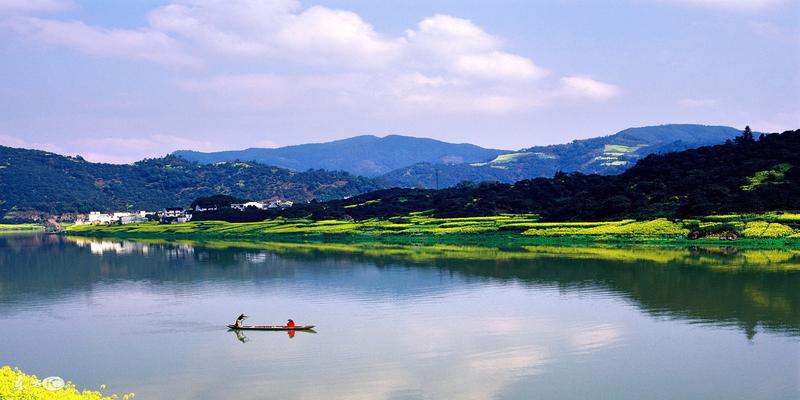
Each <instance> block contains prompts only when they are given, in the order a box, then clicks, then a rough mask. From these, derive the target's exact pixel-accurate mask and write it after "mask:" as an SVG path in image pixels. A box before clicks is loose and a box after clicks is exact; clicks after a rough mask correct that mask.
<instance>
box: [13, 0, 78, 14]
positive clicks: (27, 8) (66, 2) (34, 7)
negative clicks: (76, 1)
mask: <svg viewBox="0 0 800 400" xmlns="http://www.w3.org/2000/svg"><path fill="white" fill-rule="evenodd" d="M72 7H73V4H72V1H70V0H0V13H5V12H22V13H31V12H56V11H63V10H67V9H70V8H72Z"/></svg>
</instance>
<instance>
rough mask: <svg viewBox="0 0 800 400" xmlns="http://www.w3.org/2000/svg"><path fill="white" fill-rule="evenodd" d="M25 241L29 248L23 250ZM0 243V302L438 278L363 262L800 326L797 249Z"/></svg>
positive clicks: (698, 316)
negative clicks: (376, 277) (381, 273)
mask: <svg viewBox="0 0 800 400" xmlns="http://www.w3.org/2000/svg"><path fill="white" fill-rule="evenodd" d="M245 246H250V248H246V247H245ZM243 247H244V248H243ZM30 248H36V249H37V251H25V250H26V249H30ZM0 249H2V251H0V266H7V267H4V268H0V283H1V284H2V291H0V302H1V303H6V304H9V303H14V302H19V301H30V300H31V299H32V298H33V299H36V298H41V299H44V298H47V297H49V296H60V295H64V294H66V293H69V292H70V291H72V290H78V291H81V290H88V289H91V288H92V287H95V286H96V285H98V284H100V283H107V282H114V281H125V280H133V281H141V280H145V281H148V282H152V283H155V284H159V285H173V286H174V285H177V286H185V287H192V286H196V285H202V284H204V283H206V282H214V283H220V282H222V283H233V284H235V283H236V282H245V281H246V282H256V283H257V282H266V283H268V282H275V281H280V280H284V279H301V280H305V281H313V280H315V279H317V278H319V277H324V279H326V281H327V283H328V286H333V287H335V288H336V290H338V291H346V292H348V293H349V294H350V295H351V296H353V297H356V298H362V299H367V300H369V299H383V298H385V297H386V296H390V297H414V296H420V295H422V294H424V295H426V296H431V295H436V293H437V292H442V291H446V290H447V288H446V287H443V286H440V285H438V282H431V281H429V280H419V279H418V278H419V277H418V276H415V275H413V274H410V275H407V276H402V275H401V276H398V277H395V278H394V280H393V281H392V282H386V284H385V285H384V284H382V285H379V286H376V285H375V284H374V282H372V281H371V279H370V277H371V275H369V274H367V275H354V274H353V271H354V270H355V269H358V268H363V267H364V266H370V267H372V268H376V269H378V270H381V269H386V268H405V269H409V268H411V269H420V268H421V269H430V268H435V269H436V270H437V271H439V273H441V274H448V275H450V276H453V274H457V275H459V276H461V277H462V278H463V279H466V280H467V281H473V280H476V279H477V280H478V281H479V282H484V281H488V282H489V283H491V282H495V283H498V284H509V283H521V284H524V285H528V286H531V287H556V288H558V290H560V291H577V292H584V293H588V292H601V293H603V292H610V293H614V294H616V295H619V296H622V297H624V298H626V299H629V300H630V301H632V302H633V303H634V304H635V305H636V306H637V307H640V308H641V309H642V310H643V311H645V312H647V313H650V314H652V315H654V316H658V317H665V318H676V319H683V320H691V321H693V322H698V323H710V324H718V325H723V326H729V325H734V326H738V327H740V328H741V329H742V330H743V331H744V332H745V333H746V335H747V336H748V338H752V337H753V336H754V335H755V334H756V332H757V330H758V327H759V326H761V327H763V328H764V329H767V330H771V331H776V332H783V333H786V334H790V335H798V334H800V290H798V288H800V252H798V251H778V250H770V251H767V250H747V251H744V250H737V249H733V248H719V249H698V248H693V249H686V250H684V249H624V248H623V249H620V248H563V247H532V248H527V249H517V250H514V251H501V250H497V249H481V248H466V250H459V251H455V250H454V249H453V248H451V246H440V247H435V246H434V247H431V248H420V247H402V246H384V247H380V246H378V247H376V246H344V245H335V246H323V247H320V246H313V245H299V244H296V245H291V244H279V243H222V242H212V243H207V244H190V243H165V242H158V241H151V242H149V243H148V242H135V241H116V240H98V239H86V238H62V237H57V236H42V235H40V236H25V237H3V238H0ZM87 250H88V251H87ZM97 256H101V257H97ZM18 265H24V266H25V267H24V268H19V267H18ZM62 266H67V267H66V268H63V267H62ZM404 278H405V279H404ZM2 312H8V310H0V313H2Z"/></svg>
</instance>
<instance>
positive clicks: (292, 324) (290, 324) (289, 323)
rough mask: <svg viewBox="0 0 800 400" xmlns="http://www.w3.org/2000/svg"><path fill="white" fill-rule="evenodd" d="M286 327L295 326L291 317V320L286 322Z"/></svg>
mask: <svg viewBox="0 0 800 400" xmlns="http://www.w3.org/2000/svg"><path fill="white" fill-rule="evenodd" d="M286 327H287V328H294V321H292V320H291V319H290V320H289V322H288V323H286Z"/></svg>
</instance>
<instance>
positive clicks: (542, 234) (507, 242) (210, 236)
mask: <svg viewBox="0 0 800 400" xmlns="http://www.w3.org/2000/svg"><path fill="white" fill-rule="evenodd" d="M798 224H800V214H791V213H770V214H759V215H752V214H750V215H745V214H741V215H740V214H736V215H721V216H720V215H718V216H708V217H701V218H695V219H684V220H668V219H664V218H659V219H653V220H646V221H635V220H622V221H602V222H539V221H538V220H537V217H536V216H535V215H500V216H492V217H468V218H433V217H430V216H427V215H423V214H420V213H417V214H411V215H408V216H403V217H394V218H390V219H387V220H379V219H370V220H364V221H344V220H323V221H311V220H307V219H275V220H267V221H262V222H251V223H230V222H222V221H197V222H188V223H184V224H174V225H162V224H158V223H141V224H128V225H73V226H70V227H68V228H67V234H71V235H82V236H110V237H127V238H167V239H185V240H200V241H203V240H248V241H268V242H289V243H303V242H321V243H370V242H376V243H387V244H426V245H433V244H454V245H455V244H458V245H476V246H489V247H501V248H502V247H506V248H507V247H522V246H529V245H569V244H592V243H601V244H602V243H610V244H613V243H617V244H644V245H661V246H664V245H676V246H698V245H704V246H732V245H735V246H737V247H743V248H787V247H788V248H800V227H799V226H798ZM693 232H701V233H703V234H704V235H706V236H705V237H701V238H699V239H696V240H690V239H689V236H690V234H692V233H693ZM720 232H722V233H728V232H736V233H737V239H736V240H720V239H719V237H720V236H721V235H722V234H721V233H720Z"/></svg>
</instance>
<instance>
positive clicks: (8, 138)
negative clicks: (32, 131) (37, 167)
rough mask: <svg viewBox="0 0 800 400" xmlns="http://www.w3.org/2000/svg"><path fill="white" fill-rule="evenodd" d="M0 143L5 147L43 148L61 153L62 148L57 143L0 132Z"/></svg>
mask: <svg viewBox="0 0 800 400" xmlns="http://www.w3.org/2000/svg"><path fill="white" fill-rule="evenodd" d="M0 145H2V146H7V147H17V148H24V149H37V150H44V151H49V152H53V153H63V149H62V148H61V146H59V145H57V144H54V143H48V142H37V141H32V140H27V139H22V138H21V137H19V136H13V135H4V134H0Z"/></svg>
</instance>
